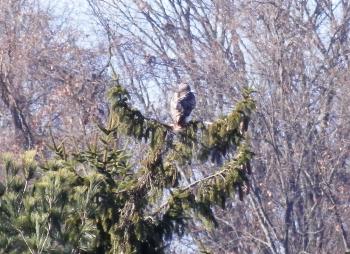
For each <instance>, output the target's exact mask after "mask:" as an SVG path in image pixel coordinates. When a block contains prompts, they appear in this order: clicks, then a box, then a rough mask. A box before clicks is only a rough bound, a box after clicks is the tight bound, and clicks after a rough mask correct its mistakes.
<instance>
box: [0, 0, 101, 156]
mask: <svg viewBox="0 0 350 254" xmlns="http://www.w3.org/2000/svg"><path fill="white" fill-rule="evenodd" d="M60 8H61V9H60ZM60 8H58V6H57V4H55V2H54V1H51V2H46V3H45V5H44V4H42V3H41V1H36V0H21V1H19V0H8V1H1V3H0V30H1V38H0V48H1V51H0V92H1V93H0V95H1V100H0V112H1V118H0V125H1V134H0V135H1V143H2V146H1V148H0V149H1V151H8V150H12V151H19V150H21V149H23V148H24V149H31V148H34V147H37V148H38V149H42V148H43V147H44V146H43V143H45V142H46V141H47V140H48V138H47V137H48V136H49V132H48V131H49V127H51V130H52V132H53V135H55V136H58V137H63V136H65V135H72V136H75V137H77V138H78V139H84V138H85V137H88V136H89V135H88V134H89V133H90V132H91V129H92V128H91V124H90V123H92V120H93V118H94V115H96V116H98V115H99V114H98V112H99V111H98V109H100V111H101V110H105V108H103V107H101V106H100V104H99V102H102V101H103V98H104V92H105V84H106V82H101V80H103V79H104V77H103V65H104V63H103V56H102V55H101V54H100V53H101V52H100V51H101V50H100V49H99V48H97V49H96V48H94V49H92V48H91V47H88V44H87V43H85V42H86V40H84V39H85V35H84V34H83V33H82V31H80V30H79V29H78V28H76V27H74V26H73V23H72V22H70V21H69V20H70V19H71V16H70V11H69V9H64V8H63V7H60ZM84 43H85V44H84ZM83 45H85V46H83ZM105 113H107V112H105ZM68 133H69V134H68Z"/></svg>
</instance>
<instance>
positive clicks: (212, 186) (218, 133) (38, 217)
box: [0, 85, 254, 253]
mask: <svg viewBox="0 0 350 254" xmlns="http://www.w3.org/2000/svg"><path fill="white" fill-rule="evenodd" d="M250 95H251V91H249V90H246V91H245V92H244V93H243V99H242V101H241V102H239V103H238V104H237V105H236V106H235V109H234V110H233V111H232V112H231V113H230V114H228V115H227V116H226V117H223V118H221V119H218V120H217V121H215V122H213V123H211V124H210V125H208V126H206V125H205V124H203V123H202V122H200V121H192V122H190V123H189V124H188V126H187V127H186V128H185V129H184V130H183V131H181V132H176V133H175V132H173V130H172V128H171V127H170V126H168V125H166V124H163V123H160V122H158V121H156V120H154V119H149V118H146V117H144V116H143V115H142V113H141V112H140V111H139V110H137V109H135V108H133V107H131V106H130V104H129V94H128V92H127V91H126V90H125V89H124V88H123V87H122V86H120V85H117V86H115V87H114V88H113V89H112V90H111V91H110V93H109V99H110V102H111V114H110V117H109V120H108V123H107V125H106V126H99V128H100V130H101V134H100V135H99V136H98V137H97V138H96V141H95V142H94V143H92V144H89V146H88V147H87V148H86V149H85V150H82V151H75V152H71V151H66V148H65V146H64V143H61V144H57V143H56V142H55V140H53V142H52V143H53V147H52V148H53V150H54V151H55V154H56V156H55V157H54V158H53V159H51V160H49V161H45V162H36V160H35V159H34V157H35V152H34V151H28V152H26V153H25V154H24V155H23V156H22V157H21V158H20V159H18V158H17V159H16V158H14V157H13V156H10V155H3V156H2V162H3V167H4V168H5V172H6V174H5V180H4V181H3V183H1V184H0V194H1V198H0V252H2V253H163V252H164V250H165V248H166V247H167V243H168V241H169V240H170V239H171V238H172V236H173V234H177V235H179V236H181V235H183V234H184V232H185V229H186V225H187V222H188V221H189V220H192V219H194V220H200V221H202V222H203V223H204V224H205V225H207V226H208V227H211V226H215V225H216V221H215V216H214V210H213V208H214V206H215V205H220V206H222V207H225V203H226V200H227V199H228V198H229V197H233V196H234V195H235V193H236V192H238V195H239V197H240V199H242V198H243V194H244V192H247V190H248V189H247V188H248V186H249V185H248V175H249V174H250V173H251V169H250V159H251V156H252V153H251V152H250V151H249V144H248V140H247V135H246V131H247V128H248V123H249V119H250V115H251V113H252V111H253V109H254V101H253V100H252V98H251V96H250ZM120 135H127V136H130V137H132V138H133V139H135V140H139V141H140V142H144V143H147V144H148V145H149V146H148V147H149V149H148V153H147V154H146V155H145V156H144V159H143V160H142V161H141V162H140V163H135V164H131V163H130V161H131V160H130V159H131V155H132V154H131V155H130V151H129V153H128V152H127V151H125V150H123V149H120V148H119V147H118V146H117V143H118V142H117V141H118V138H119V137H120ZM195 161H200V162H201V163H207V164H208V165H211V166H213V168H214V169H215V170H213V172H212V174H211V175H201V174H200V172H196V168H195V167H194V166H193V168H192V165H194V164H193V162H195ZM223 161H225V162H224V163H222V162H223ZM214 163H216V164H219V165H220V166H219V167H218V166H214ZM189 171H191V172H192V173H193V174H197V175H199V176H197V180H192V181H191V180H189V181H186V180H185V179H184V177H185V175H186V172H187V173H190V172H189ZM184 172H185V173H184ZM198 177H200V179H198Z"/></svg>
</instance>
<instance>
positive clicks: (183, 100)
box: [170, 83, 196, 130]
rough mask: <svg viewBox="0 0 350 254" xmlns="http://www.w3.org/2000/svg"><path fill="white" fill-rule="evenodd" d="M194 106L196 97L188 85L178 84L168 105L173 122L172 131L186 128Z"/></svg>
mask: <svg viewBox="0 0 350 254" xmlns="http://www.w3.org/2000/svg"><path fill="white" fill-rule="evenodd" d="M195 106H196V97H195V96H194V94H193V92H192V91H191V87H190V86H189V84H186V83H180V84H179V86H178V87H177V90H176V92H175V93H174V95H173V98H172V100H171V103H170V113H171V118H172V119H173V121H174V130H179V129H182V128H183V127H185V126H186V123H187V121H188V118H189V116H190V114H191V112H192V110H193V109H194V107H195Z"/></svg>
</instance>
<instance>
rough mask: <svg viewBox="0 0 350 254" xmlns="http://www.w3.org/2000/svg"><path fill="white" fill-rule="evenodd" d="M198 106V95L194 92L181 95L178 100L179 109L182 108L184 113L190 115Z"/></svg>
mask: <svg viewBox="0 0 350 254" xmlns="http://www.w3.org/2000/svg"><path fill="white" fill-rule="evenodd" d="M195 106H196V97H195V96H194V94H193V93H192V92H188V93H186V95H185V96H183V97H181V98H180V99H179V100H178V104H177V108H178V110H181V112H182V113H184V115H186V116H189V115H190V114H191V112H192V110H193V109H194V108H195Z"/></svg>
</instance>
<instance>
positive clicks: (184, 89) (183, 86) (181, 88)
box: [177, 83, 191, 93]
mask: <svg viewBox="0 0 350 254" xmlns="http://www.w3.org/2000/svg"><path fill="white" fill-rule="evenodd" d="M177 91H178V92H180V93H181V92H190V91H191V87H190V85H189V84H187V83H180V84H179V86H178V88H177Z"/></svg>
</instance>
